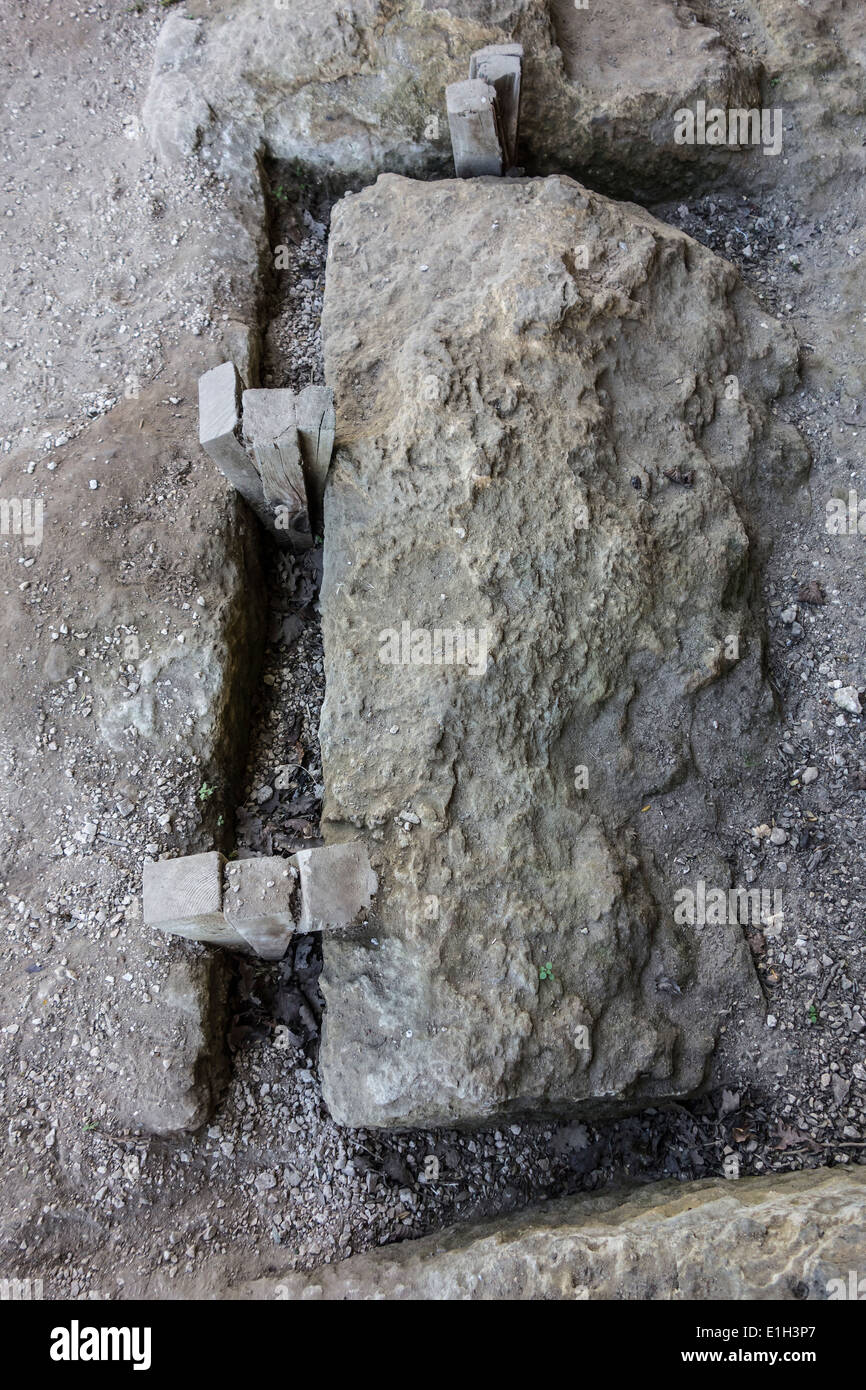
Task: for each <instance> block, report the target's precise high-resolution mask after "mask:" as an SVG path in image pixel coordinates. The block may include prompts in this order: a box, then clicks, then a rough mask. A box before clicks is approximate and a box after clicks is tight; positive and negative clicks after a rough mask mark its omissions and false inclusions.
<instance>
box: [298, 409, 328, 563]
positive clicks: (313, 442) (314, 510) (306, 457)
mask: <svg viewBox="0 0 866 1390" xmlns="http://www.w3.org/2000/svg"><path fill="white" fill-rule="evenodd" d="M295 416H296V419H297V424H298V444H299V445H300V449H301V462H302V464H303V469H304V478H305V480H306V484H307V503H308V506H309V510H310V529H311V531H312V532H313V535H316V534H321V530H322V524H323V517H322V499H323V497H324V493H325V481H326V479H327V476H328V468H329V466H330V463H331V454H332V453H333V449H334V434H335V432H336V416H335V413H334V393H333V391H329V390H328V388H327V386H305V387H304V389H303V391H301V392H299V393H298V396H297V398H296V400H295Z"/></svg>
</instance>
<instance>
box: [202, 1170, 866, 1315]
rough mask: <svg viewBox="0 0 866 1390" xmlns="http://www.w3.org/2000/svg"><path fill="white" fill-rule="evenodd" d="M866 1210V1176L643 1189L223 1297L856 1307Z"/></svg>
mask: <svg viewBox="0 0 866 1390" xmlns="http://www.w3.org/2000/svg"><path fill="white" fill-rule="evenodd" d="M864 1200H866V1169H864V1168H850V1169H845V1168H818V1169H815V1170H814V1171H812V1172H802V1173H776V1174H774V1175H773V1176H772V1177H769V1178H744V1179H743V1180H742V1181H741V1182H727V1181H726V1180H725V1179H724V1178H715V1179H708V1180H706V1181H705V1182H691V1183H675V1182H669V1183H668V1182H666V1183H648V1184H647V1185H646V1186H643V1187H640V1188H638V1189H637V1190H636V1191H634V1190H633V1191H631V1192H628V1193H623V1192H622V1190H619V1191H613V1192H605V1193H600V1194H597V1193H592V1194H583V1195H581V1196H577V1197H568V1198H564V1199H561V1200H559V1201H555V1202H546V1203H545V1204H544V1206H543V1207H540V1208H532V1207H530V1208H529V1209H528V1210H526V1211H520V1212H517V1213H515V1214H514V1215H511V1216H507V1217H504V1218H499V1219H498V1220H496V1221H486V1222H479V1223H476V1224H474V1225H469V1226H467V1225H463V1226H452V1227H451V1228H450V1229H449V1230H445V1231H437V1232H436V1234H435V1235H431V1236H424V1237H422V1238H421V1239H420V1240H404V1241H400V1242H399V1243H397V1244H394V1245H388V1246H386V1247H384V1248H383V1249H380V1250H373V1251H370V1252H369V1253H367V1254H363V1255H353V1256H352V1258H351V1259H348V1260H342V1261H339V1260H338V1261H335V1262H334V1263H333V1264H329V1265H323V1266H321V1267H320V1268H319V1269H313V1270H310V1271H308V1272H307V1273H306V1274H297V1273H295V1272H294V1271H292V1270H286V1271H285V1272H281V1273H279V1274H277V1275H274V1274H270V1275H269V1276H268V1278H267V1279H262V1280H258V1281H256V1282H254V1283H251V1284H240V1285H236V1286H235V1287H234V1288H233V1289H232V1290H231V1291H230V1292H228V1291H227V1294H224V1295H222V1296H228V1297H231V1298H245V1299H247V1298H266V1299H267V1298H273V1290H274V1283H275V1281H279V1284H280V1287H281V1288H282V1289H283V1290H284V1292H283V1297H284V1298H290V1299H293V1300H294V1299H379V1300H381V1299H388V1300H401V1299H406V1300H416V1299H424V1300H427V1299H436V1300H454V1299H458V1300H464V1299H472V1300H476V1301H484V1300H488V1299H496V1300H498V1299H508V1300H521V1301H523V1300H538V1299H545V1300H550V1299H563V1300H566V1301H570V1300H573V1299H590V1300H593V1299H614V1300H617V1301H619V1300H622V1299H630V1300H633V1301H634V1300H640V1301H645V1300H648V1299H654V1300H658V1301H667V1300H669V1299H675V1300H678V1301H679V1300H683V1299H689V1300H698V1301H701V1302H703V1301H706V1300H719V1299H720V1300H725V1299H737V1300H743V1301H747V1302H754V1301H755V1300H758V1301H764V1300H772V1301H779V1302H781V1301H794V1300H804V1299H808V1300H809V1302H808V1304H807V1305H806V1306H811V1304H812V1303H813V1302H815V1301H820V1300H824V1299H833V1300H839V1301H844V1300H846V1299H848V1298H857V1297H858V1296H859V1297H860V1298H862V1296H863V1295H862V1293H860V1294H859V1295H858V1291H857V1281H858V1277H859V1278H861V1279H862V1271H863V1269H864V1267H866V1233H864V1224H863V1204H864ZM852 1270H853V1271H855V1273H854V1275H853V1278H852V1274H851V1271H852ZM861 1287H862V1285H861ZM804 1321H808V1319H804Z"/></svg>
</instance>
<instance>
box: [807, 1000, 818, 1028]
mask: <svg viewBox="0 0 866 1390" xmlns="http://www.w3.org/2000/svg"><path fill="white" fill-rule="evenodd" d="M807 1018H808V1020H809V1022H810V1023H813V1024H814V1023H817V1022H818V1010H817V1008H816V1007H815V1005H814V1004H810V1005H809V1011H808V1014H807Z"/></svg>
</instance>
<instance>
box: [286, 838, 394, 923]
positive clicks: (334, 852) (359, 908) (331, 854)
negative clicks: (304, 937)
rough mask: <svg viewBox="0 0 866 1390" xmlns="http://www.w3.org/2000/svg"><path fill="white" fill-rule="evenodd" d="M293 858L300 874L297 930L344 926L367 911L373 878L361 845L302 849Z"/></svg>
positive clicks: (356, 843) (374, 884)
mask: <svg viewBox="0 0 866 1390" xmlns="http://www.w3.org/2000/svg"><path fill="white" fill-rule="evenodd" d="M294 859H295V862H296V864H297V866H298V870H299V872H300V876H301V921H300V925H299V928H298V929H299V931H302V932H312V931H322V930H323V929H325V928H329V927H347V926H350V925H351V924H352V923H353V922H356V921H357V920H358V918H359V917H360V916H361V915H362V914H364V913H366V912H369V910H370V904H371V902H372V899H373V895H374V894H375V892H376V887H377V881H376V875H375V874H374V873H373V871H372V869H371V867H370V859H369V855H368V853H367V850H366V849H365V847H364V846H363V845H362V844H360V843H358V842H357V841H352V842H350V843H345V844H335V845H325V846H323V847H321V848H318V849H302V850H299V851H298V852H297V854H296V855H295V856H294Z"/></svg>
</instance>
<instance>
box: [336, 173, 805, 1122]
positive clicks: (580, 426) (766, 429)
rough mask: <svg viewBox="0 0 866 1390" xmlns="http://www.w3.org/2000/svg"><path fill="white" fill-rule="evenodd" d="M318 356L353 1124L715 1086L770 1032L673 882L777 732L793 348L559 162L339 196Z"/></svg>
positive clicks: (718, 865) (692, 262) (739, 972)
mask: <svg viewBox="0 0 866 1390" xmlns="http://www.w3.org/2000/svg"><path fill="white" fill-rule="evenodd" d="M422 262H423V263H422ZM323 339H324V348H325V371H326V380H327V382H328V384H329V385H330V386H331V387H332V389H333V391H334V396H335V402H336V408H337V413H338V417H339V419H340V447H338V449H337V452H336V455H335V458H334V462H333V464H332V466H331V472H330V475H329V480H328V488H327V491H326V498H325V523H326V535H327V544H326V547H325V568H324V580H323V586H322V597H321V604H322V614H323V632H324V645H325V663H326V695H325V703H324V708H323V712H322V721H321V730H320V735H321V744H322V755H323V772H324V781H325V801H324V811H323V834H324V836H325V838H326V839H328V838H329V837H333V838H335V839H343V838H345V836H346V833H347V830H348V828H349V827H355V828H356V829H357V832H358V833H359V834H360V836H361V838H362V842H363V843H364V844H365V845H366V846H367V848H368V849H369V852H370V857H371V861H372V863H373V865H374V867H375V868H376V869H377V871H378V873H379V882H380V889H379V894H378V898H377V904H376V921H375V923H373V924H371V926H370V928H369V936H368V937H365V936H364V935H363V934H362V933H360V932H357V931H356V932H353V933H347V934H343V935H340V934H333V935H331V934H329V935H327V936H326V937H325V939H324V942H323V948H324V959H325V966H324V972H323V977H322V983H323V990H324V993H325V997H326V1001H327V1010H326V1015H325V1025H324V1034H323V1045H322V1052H321V1066H322V1073H323V1084H324V1094H325V1098H326V1100H327V1103H328V1105H329V1107H330V1109H331V1111H332V1113H333V1114H334V1116H335V1117H336V1118H337V1119H338V1120H339V1121H340V1122H342V1123H347V1124H352V1125H395V1126H396V1125H439V1124H443V1125H447V1124H450V1123H454V1122H476V1121H480V1120H487V1119H490V1118H492V1117H494V1116H504V1115H507V1114H514V1113H520V1112H528V1111H548V1112H551V1111H558V1112H568V1113H573V1112H575V1111H577V1112H582V1113H584V1114H586V1115H593V1116H594V1115H601V1114H605V1113H612V1112H622V1111H624V1110H628V1109H634V1108H637V1107H638V1106H640V1105H641V1104H651V1103H652V1102H653V1101H654V1100H658V1099H661V1098H665V1097H672V1096H678V1095H686V1094H689V1093H691V1092H693V1091H694V1090H695V1089H696V1088H698V1087H699V1086H700V1085H701V1084H702V1082H703V1081H704V1079H705V1077H706V1075H707V1072H708V1068H709V1066H710V1063H711V1058H712V1055H713V1052H714V1046H715V1042H716V1039H717V1037H718V1033H719V1029H720V1027H721V1026H722V1024H723V1022H724V1020H725V1018H726V1015H727V1013H728V1011H729V1010H731V1009H733V1008H736V1009H737V1014H736V1018H737V1020H738V1027H742V1028H746V1029H748V1028H750V1027H753V1026H754V1027H755V1028H756V1032H758V1031H759V1030H757V1027H756V1025H757V1022H758V1020H759V1018H760V1014H761V1003H760V990H759V988H758V985H757V981H756V979H755V977H754V973H753V971H752V966H751V962H750V959H749V954H748V950H747V947H746V945H745V941H744V934H743V931H742V928H741V927H740V926H739V925H737V924H733V925H730V924H726V925H724V926H712V925H707V926H688V925H682V924H681V923H678V922H676V921H675V920H674V909H675V906H676V899H675V898H674V893H675V891H676V890H677V889H678V888H679V887H680V886H681V884H682V878H681V869H680V868H679V867H678V863H679V862H682V863H685V864H688V865H689V866H690V875H691V879H690V881H693V880H694V879H697V878H702V879H703V880H704V881H705V882H706V883H708V884H719V885H721V886H722V887H725V886H727V885H728V884H729V883H730V878H729V869H728V867H727V865H726V863H725V862H724V861H723V860H722V859H721V857H720V854H719V850H718V846H717V840H716V837H715V825H716V820H717V817H718V816H719V815H720V814H721V808H722V806H723V805H724V804H725V798H726V797H727V798H729V799H730V798H731V797H733V796H735V795H736V789H737V786H738V785H739V778H740V776H741V772H742V760H743V757H744V756H745V755H746V750H747V749H750V748H752V747H755V748H757V747H758V746H759V744H760V739H761V737H762V734H763V731H764V730H765V729H766V727H767V721H768V719H769V718H770V717H771V713H772V700H771V694H770V691H769V690H768V688H767V686H766V684H765V683H764V680H763V676H762V652H761V648H762V624H761V620H760V617H759V615H757V614H756V613H755V611H754V609H753V581H752V575H751V551H750V543H749V537H748V534H747V530H746V526H745V525H744V522H743V519H742V518H741V516H740V510H739V508H740V506H741V505H743V504H742V498H743V497H745V496H757V495H758V493H759V492H760V494H761V495H762V496H766V494H767V493H772V490H773V488H774V486H775V485H776V484H778V483H781V482H783V481H784V482H785V483H786V484H787V487H788V490H789V491H790V486H791V483H792V482H796V481H798V469H800V467H801V465H802V463H803V460H804V457H805V453H804V450H803V448H802V444H801V442H800V441H799V438H798V436H796V435H794V433H793V431H790V430H789V429H788V428H787V427H785V426H782V425H780V424H778V423H777V422H775V421H774V419H773V417H772V414H771V412H770V410H769V401H770V400H771V398H772V397H773V395H774V394H775V393H776V392H778V391H779V390H780V389H782V388H783V387H785V386H790V385H791V384H792V383H793V382H794V380H795V379H796V362H797V351H796V345H795V342H794V339H793V336H792V335H791V333H790V332H789V331H788V330H787V329H785V328H783V327H781V326H780V325H779V324H777V323H775V322H774V321H773V320H772V319H770V318H769V317H768V315H767V313H766V311H765V310H764V309H763V308H761V307H760V306H759V305H758V303H757V302H756V300H755V299H754V298H753V297H752V295H751V294H750V293H748V292H747V291H746V290H745V288H744V287H743V286H742V284H741V282H740V280H739V278H738V276H737V273H736V271H735V270H734V268H733V267H732V266H731V265H730V264H728V263H727V262H725V261H722V260H720V259H719V258H717V257H715V256H714V255H713V254H712V253H711V252H709V251H707V250H706V249H705V248H703V247H701V246H699V245H697V244H696V243H694V242H693V241H691V240H690V239H689V238H688V237H687V236H685V235H683V234H682V233H680V232H677V231H675V230H673V229H671V228H670V227H665V226H664V225H663V224H661V223H659V222H657V221H655V219H653V218H652V217H651V216H649V215H648V214H646V213H644V212H642V211H640V210H639V209H637V208H635V207H633V206H629V205H621V204H617V203H613V202H610V201H609V200H607V199H605V198H603V197H601V196H599V195H597V194H594V193H591V192H589V191H588V190H586V189H585V188H582V187H581V186H580V185H578V184H576V183H574V182H573V181H572V180H570V179H568V178H564V177H552V178H549V179H537V180H533V179H525V180H520V179H503V180H485V181H483V182H478V181H473V180H470V181H464V180H446V181H442V182H417V183H416V182H412V181H409V180H407V179H403V178H400V177H397V176H394V175H384V176H382V177H381V178H380V179H379V181H378V183H377V184H376V185H375V186H374V187H370V188H367V189H366V190H365V191H364V192H363V193H361V194H359V195H357V196H352V197H348V198H346V199H344V200H343V201H342V202H341V203H340V204H338V205H337V207H336V208H335V209H334V214H333V219H332V231H331V241H330V249H329V259H328V267H327V281H326V293H325V307H324V316H323ZM734 379H735V380H736V383H737V390H736V392H733V391H732V390H731V389H730V387H731V382H732V380H734ZM773 496H774V497H777V496H778V494H776V493H773ZM685 856H687V857H685Z"/></svg>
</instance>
